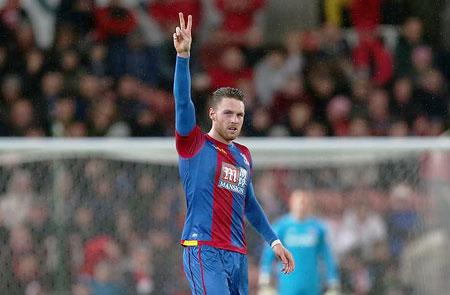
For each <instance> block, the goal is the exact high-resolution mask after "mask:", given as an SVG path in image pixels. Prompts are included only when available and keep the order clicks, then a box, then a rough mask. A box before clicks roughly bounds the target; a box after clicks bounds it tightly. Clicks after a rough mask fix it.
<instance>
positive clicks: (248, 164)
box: [241, 153, 250, 166]
mask: <svg viewBox="0 0 450 295" xmlns="http://www.w3.org/2000/svg"><path fill="white" fill-rule="evenodd" d="M241 156H242V158H243V159H244V163H245V165H247V166H250V163H249V162H248V159H247V157H246V156H245V155H244V154H243V153H241Z"/></svg>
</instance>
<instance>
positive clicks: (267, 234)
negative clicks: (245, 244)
mask: <svg viewBox="0 0 450 295" xmlns="http://www.w3.org/2000/svg"><path fill="white" fill-rule="evenodd" d="M245 216H246V217H247V219H248V221H249V222H250V223H251V225H252V226H253V227H254V228H255V229H256V231H258V233H259V234H260V235H261V236H262V237H263V238H264V239H265V240H266V242H267V243H268V244H269V245H271V244H272V242H273V241H275V240H277V239H278V236H277V235H276V234H275V232H274V231H273V230H272V227H271V226H270V223H269V220H268V219H267V216H266V214H265V213H264V211H263V209H262V207H261V205H260V204H259V202H258V200H257V199H256V196H255V192H254V189H253V184H252V183H251V182H250V183H249V185H248V188H247V196H246V199H245Z"/></svg>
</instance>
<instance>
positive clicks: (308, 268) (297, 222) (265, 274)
mask: <svg viewBox="0 0 450 295" xmlns="http://www.w3.org/2000/svg"><path fill="white" fill-rule="evenodd" d="M311 198H312V196H311V193H310V192H307V191H302V190H296V191H294V192H292V194H291V196H290V200H289V213H288V214H286V215H285V216H283V217H281V218H280V219H279V220H278V221H277V222H276V223H275V224H274V227H273V228H274V230H275V232H276V233H277V235H278V237H279V238H280V240H281V242H282V244H283V245H284V246H285V247H286V248H287V249H288V250H289V251H290V252H291V253H292V255H293V256H294V260H295V261H298V262H299V264H300V267H297V268H296V269H295V270H294V271H293V272H292V273H291V274H290V275H289V276H286V275H284V274H279V275H278V294H280V295H316V294H322V291H323V289H327V294H337V293H339V277H338V274H337V270H336V264H335V261H334V259H333V255H332V253H331V250H330V247H329V245H328V242H327V238H326V231H325V228H324V225H323V223H322V222H320V221H319V220H318V219H317V218H315V217H313V216H312V199H311ZM274 258H275V257H274V255H273V251H272V250H271V249H270V248H269V247H268V248H265V249H264V251H263V253H262V257H261V268H260V269H261V272H260V277H259V286H260V294H268V293H269V290H270V289H271V287H270V284H269V283H270V276H271V272H272V269H273V268H272V263H273V260H274ZM321 262H323V263H322V264H321ZM321 265H324V266H325V267H326V278H327V280H326V281H327V282H326V283H327V284H326V285H322V284H321V282H320V281H321V267H320V266H321ZM277 269H278V268H277ZM277 273H279V271H277Z"/></svg>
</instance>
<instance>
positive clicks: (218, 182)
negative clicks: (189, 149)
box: [204, 145, 250, 195]
mask: <svg viewBox="0 0 450 295" xmlns="http://www.w3.org/2000/svg"><path fill="white" fill-rule="evenodd" d="M210 149H212V150H210V151H209V153H210V154H213V155H214V156H213V157H207V158H205V159H204V161H205V162H206V163H205V164H206V165H204V167H208V168H206V169H207V174H208V175H209V179H210V180H211V181H213V183H214V186H216V187H217V188H218V189H223V190H228V191H232V192H234V193H239V194H241V195H245V192H246V189H247V186H248V184H249V181H250V163H249V161H248V159H247V157H246V156H245V155H244V154H242V153H240V152H239V151H238V150H234V149H231V150H230V149H224V148H219V147H216V146H214V145H212V146H211V147H210Z"/></svg>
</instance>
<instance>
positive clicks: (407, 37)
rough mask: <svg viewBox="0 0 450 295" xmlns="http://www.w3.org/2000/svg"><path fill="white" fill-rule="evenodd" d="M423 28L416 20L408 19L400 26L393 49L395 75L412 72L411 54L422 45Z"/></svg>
mask: <svg viewBox="0 0 450 295" xmlns="http://www.w3.org/2000/svg"><path fill="white" fill-rule="evenodd" d="M422 36H423V26H422V22H421V21H420V20H419V19H418V18H408V19H407V20H406V21H405V22H404V23H403V25H402V30H401V35H400V37H399V39H398V42H397V46H396V48H395V73H396V74H397V75H398V76H403V75H405V74H409V73H411V72H412V61H411V54H412V52H413V51H414V49H415V48H416V47H418V46H420V45H422V43H423V40H422Z"/></svg>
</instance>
